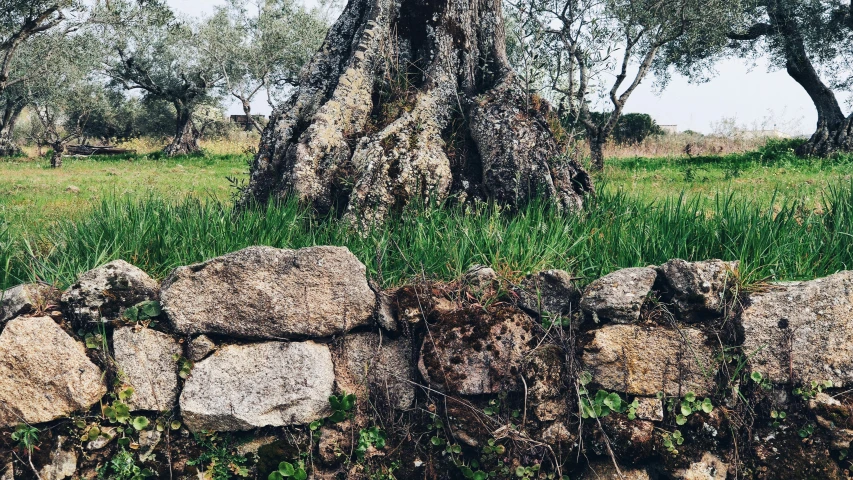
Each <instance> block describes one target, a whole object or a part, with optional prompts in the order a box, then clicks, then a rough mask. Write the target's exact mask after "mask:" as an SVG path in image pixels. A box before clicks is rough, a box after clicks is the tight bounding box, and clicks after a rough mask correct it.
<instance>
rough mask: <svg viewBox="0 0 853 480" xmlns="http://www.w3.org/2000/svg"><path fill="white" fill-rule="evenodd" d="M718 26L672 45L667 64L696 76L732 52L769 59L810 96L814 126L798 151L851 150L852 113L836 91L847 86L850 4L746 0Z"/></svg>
mask: <svg viewBox="0 0 853 480" xmlns="http://www.w3.org/2000/svg"><path fill="white" fill-rule="evenodd" d="M738 13H739V15H738V16H737V17H735V18H733V19H732V20H731V21H730V22H729V23H726V24H724V25H723V26H724V27H725V28H724V29H715V30H712V31H710V32H709V34H708V35H707V36H706V38H705V42H704V44H703V45H694V46H686V45H681V44H675V45H673V46H672V48H671V49H669V51H668V52H667V57H666V60H667V64H670V65H675V66H676V68H677V69H678V70H679V71H681V72H682V73H684V74H686V75H690V76H693V77H696V76H697V75H701V74H703V73H705V72H708V70H709V67H710V66H711V65H713V62H714V61H715V60H718V59H719V58H721V57H723V56H728V55H737V56H740V57H743V58H748V59H756V58H759V57H765V58H769V60H770V63H771V66H772V67H775V68H784V69H785V71H786V72H787V73H788V75H789V76H790V77H791V78H792V79H793V80H794V81H796V82H797V83H798V84H799V85H800V86H801V87H802V88H803V90H805V91H806V93H807V94H808V95H809V97H810V98H811V101H812V103H813V104H814V106H815V110H816V111H817V116H818V120H817V126H816V128H815V132H814V133H813V134H812V135H811V138H810V139H809V141H808V142H806V143H805V144H804V145H802V146H801V147H800V148H799V150H798V152H797V153H799V154H800V155H818V156H828V155H830V154H832V153H834V152H839V151H847V152H853V114H851V115H848V116H845V114H844V111H843V109H842V106H841V103H840V102H839V100H838V97H837V95H836V92H847V94H850V92H851V90H853V66H851V59H853V2H850V1H848V0H749V1H748V2H745V3H743V4H742V5H741V8H740V10H739V12H738Z"/></svg>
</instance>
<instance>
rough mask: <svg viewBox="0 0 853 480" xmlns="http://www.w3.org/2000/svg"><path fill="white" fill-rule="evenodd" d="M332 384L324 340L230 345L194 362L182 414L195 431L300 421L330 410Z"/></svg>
mask: <svg viewBox="0 0 853 480" xmlns="http://www.w3.org/2000/svg"><path fill="white" fill-rule="evenodd" d="M334 384H335V370H334V366H333V364H332V354H331V352H330V351H329V348H328V347H327V346H325V345H319V344H316V343H314V342H293V343H283V342H266V343H257V344H251V345H229V346H225V347H222V348H220V349H219V350H217V351H216V353H214V354H213V355H211V356H209V357H207V358H206V359H204V360H202V361H200V362H198V363H197V364H195V367H194V368H193V370H192V373H191V374H190V377H189V378H188V379H187V381H186V383H185V384H184V390H183V392H181V399H180V404H181V414H182V415H183V418H184V423H186V425H187V427H189V428H190V429H191V430H193V431H195V432H198V431H201V430H211V431H235V430H250V429H253V428H259V427H265V426H274V427H280V426H284V425H301V424H306V423H310V422H312V421H314V420H317V419H320V418H323V417H325V416H328V415H329V414H330V413H331V411H330V406H329V396H331V395H332V393H334Z"/></svg>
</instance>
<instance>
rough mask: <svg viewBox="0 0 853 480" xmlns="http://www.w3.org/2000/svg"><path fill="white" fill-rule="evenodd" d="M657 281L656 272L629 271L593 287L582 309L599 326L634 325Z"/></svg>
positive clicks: (614, 275) (584, 297)
mask: <svg viewBox="0 0 853 480" xmlns="http://www.w3.org/2000/svg"><path fill="white" fill-rule="evenodd" d="M656 278H657V272H656V271H655V269H654V268H625V269H622V270H617V271H615V272H613V273H611V274H609V275H605V276H603V277H601V278H599V279H598V280H596V281H594V282H592V283H590V284H589V286H588V287H586V290H584V293H583V297H581V309H582V310H583V311H584V313H585V314H586V315H587V316H588V317H590V318H591V319H592V320H593V321H595V322H596V323H598V322H600V321H602V320H610V321H611V322H614V323H632V322H636V321H637V319H639V318H640V307H642V306H643V302H644V301H645V300H646V295H648V294H649V292H651V290H652V286H653V285H654V283H655V279H656Z"/></svg>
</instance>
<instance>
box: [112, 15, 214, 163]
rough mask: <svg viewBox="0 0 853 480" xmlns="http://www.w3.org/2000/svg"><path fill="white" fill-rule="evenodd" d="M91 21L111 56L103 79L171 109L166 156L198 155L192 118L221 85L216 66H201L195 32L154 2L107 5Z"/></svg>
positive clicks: (191, 24)
mask: <svg viewBox="0 0 853 480" xmlns="http://www.w3.org/2000/svg"><path fill="white" fill-rule="evenodd" d="M96 17H97V18H98V19H99V20H98V30H99V36H100V38H103V39H106V41H107V42H108V45H107V46H108V50H109V51H110V52H111V55H110V57H109V59H108V61H107V65H106V73H107V75H109V76H110V77H111V78H112V79H113V80H114V81H115V82H116V83H117V84H119V85H121V86H123V87H124V88H125V89H127V90H138V91H141V92H142V93H143V95H144V97H145V98H146V99H147V100H162V101H167V102H169V103H171V104H172V106H173V107H174V108H175V133H174V138H173V140H172V142H171V143H170V144H169V145H167V146H166V148H165V149H164V152H165V153H166V155H169V156H175V155H184V154H188V153H194V152H197V151H199V150H200V148H199V145H198V138H199V135H200V131H199V130H198V128H197V127H196V125H195V123H194V121H193V112H194V111H195V109H196V107H197V106H198V105H200V104H203V103H205V102H209V101H210V100H211V98H212V97H214V96H215V95H216V87H217V85H218V83H219V82H220V81H221V79H222V72H221V71H220V68H219V66H218V65H216V64H214V63H212V62H209V61H207V60H208V58H207V57H206V56H205V55H204V52H203V51H202V49H201V45H200V42H199V41H198V40H199V38H198V37H199V26H198V25H197V24H196V23H194V22H192V21H190V20H182V19H178V18H176V17H175V16H174V14H173V13H172V11H171V10H169V9H168V8H166V7H165V6H163V5H161V4H159V3H156V2H145V3H141V4H136V3H133V2H129V1H122V0H116V1H111V2H107V3H104V4H102V5H100V6H99V8H98V10H97V13H96Z"/></svg>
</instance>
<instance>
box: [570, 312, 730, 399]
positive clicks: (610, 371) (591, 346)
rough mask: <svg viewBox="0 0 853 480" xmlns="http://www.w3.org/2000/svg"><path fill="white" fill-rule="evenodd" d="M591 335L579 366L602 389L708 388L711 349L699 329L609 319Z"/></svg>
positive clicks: (648, 392) (680, 391) (700, 391)
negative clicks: (588, 373) (632, 323)
mask: <svg viewBox="0 0 853 480" xmlns="http://www.w3.org/2000/svg"><path fill="white" fill-rule="evenodd" d="M592 335H593V338H592V341H590V342H589V343H588V344H587V345H586V346H585V347H584V352H583V358H582V360H583V364H584V368H586V369H587V370H588V371H589V372H590V373H591V374H592V377H593V381H595V382H596V383H598V384H600V385H601V386H602V387H603V388H604V389H606V390H611V391H617V392H625V393H627V394H630V395H643V396H653V395H655V394H657V393H658V392H663V393H665V394H666V395H673V396H677V395H682V396H683V395H684V394H685V393H687V392H693V393H695V394H696V395H702V396H706V395H711V394H712V393H713V392H714V375H715V374H716V371H717V365H716V362H715V360H714V351H713V349H712V348H711V347H710V346H709V339H708V337H707V336H706V335H705V334H704V333H702V332H701V331H699V330H696V329H693V328H682V329H680V330H671V329H668V328H663V327H641V326H637V325H609V326H605V327H603V328H601V329H598V330H595V331H593V332H592Z"/></svg>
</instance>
